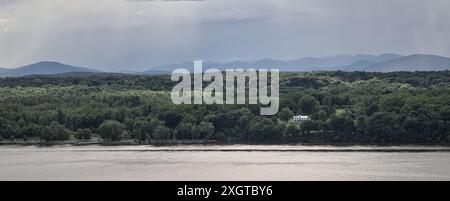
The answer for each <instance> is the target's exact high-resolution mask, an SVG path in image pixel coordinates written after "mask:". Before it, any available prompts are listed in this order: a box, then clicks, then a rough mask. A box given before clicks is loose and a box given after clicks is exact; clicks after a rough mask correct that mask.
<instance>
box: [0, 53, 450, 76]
mask: <svg viewBox="0 0 450 201" xmlns="http://www.w3.org/2000/svg"><path fill="white" fill-rule="evenodd" d="M177 68H186V69H188V70H190V71H191V72H193V62H192V61H190V62H183V63H178V64H168V65H161V66H155V67H153V68H150V69H149V70H147V71H144V72H117V73H127V74H168V73H170V72H172V71H173V70H175V69H177ZM209 68H218V69H226V68H244V69H247V68H255V69H259V68H278V69H280V71H292V72H299V71H315V70H343V71H368V72H393V71H442V70H449V69H450V58H448V57H442V56H436V55H426V54H414V55H409V56H402V55H397V54H382V55H378V56H374V55H362V54H361V55H354V56H350V55H338V56H327V57H320V58H315V57H305V58H302V59H297V60H288V61H283V60H275V59H261V60H257V61H233V62H229V63H215V62H208V61H206V62H204V63H203V69H204V70H205V69H209ZM67 73H103V72H102V71H99V70H95V69H92V68H86V67H79V66H71V65H67V64H62V63H58V62H39V63H35V64H31V65H27V66H23V67H19V68H16V69H4V68H0V77H18V76H27V75H49V74H67Z"/></svg>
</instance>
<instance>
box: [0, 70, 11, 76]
mask: <svg viewBox="0 0 450 201" xmlns="http://www.w3.org/2000/svg"><path fill="white" fill-rule="evenodd" d="M7 71H9V69H7V68H0V75H1V74H2V73H6V72H7Z"/></svg>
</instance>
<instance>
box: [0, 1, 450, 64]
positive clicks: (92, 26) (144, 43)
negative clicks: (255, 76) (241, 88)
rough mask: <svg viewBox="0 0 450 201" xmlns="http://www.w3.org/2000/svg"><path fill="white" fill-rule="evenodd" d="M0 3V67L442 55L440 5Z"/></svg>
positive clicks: (444, 34) (445, 51)
mask: <svg viewBox="0 0 450 201" xmlns="http://www.w3.org/2000/svg"><path fill="white" fill-rule="evenodd" d="M137 1H145V0H134V1H133V2H137ZM0 2H1V4H0V66H6V67H8V66H11V67H14V66H19V65H24V64H28V63H32V62H36V61H39V60H57V61H62V62H66V63H71V64H76V65H86V66H93V67H100V68H103V69H106V70H108V69H111V70H121V69H124V68H126V69H130V68H131V69H133V68H134V69H146V68H148V67H150V66H153V65H158V64H164V63H174V62H180V61H186V60H192V59H194V58H203V59H205V60H218V61H223V60H230V59H259V58H279V59H293V58H300V57H304V56H325V55H333V54H359V53H368V54H380V53H385V52H392V53H399V54H412V53H430V54H439V55H443V56H450V45H449V44H450V37H448V36H449V35H450V14H449V12H448V11H447V9H446V8H449V7H450V1H447V0H376V1H375V0H279V1H271V0H244V1H242V0H208V1H202V2H201V3H199V2H195V1H189V0H188V1H181V0H180V1H176V2H173V3H168V2H165V1H151V2H148V3H131V1H130V0H78V1H53V0H27V1H9V0H8V1H0Z"/></svg>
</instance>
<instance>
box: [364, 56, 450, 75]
mask: <svg viewBox="0 0 450 201" xmlns="http://www.w3.org/2000/svg"><path fill="white" fill-rule="evenodd" d="M449 69H450V58H447V57H442V56H436V55H427V54H413V55H410V56H406V57H401V58H398V59H393V60H389V61H385V62H380V63H376V64H372V65H370V66H368V67H366V68H365V69H363V70H365V71H379V72H393V71H442V70H449Z"/></svg>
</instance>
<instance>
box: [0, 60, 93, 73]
mask: <svg viewBox="0 0 450 201" xmlns="http://www.w3.org/2000/svg"><path fill="white" fill-rule="evenodd" d="M70 72H92V73H99V72H101V71H99V70H94V69H90V68H84V67H79V66H71V65H66V64H62V63H58V62H48V61H43V62H39V63H35V64H30V65H27V66H23V67H20V68H16V69H11V70H8V71H6V72H4V73H1V74H0V76H2V77H20V76H27V75H49V74H60V73H70Z"/></svg>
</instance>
